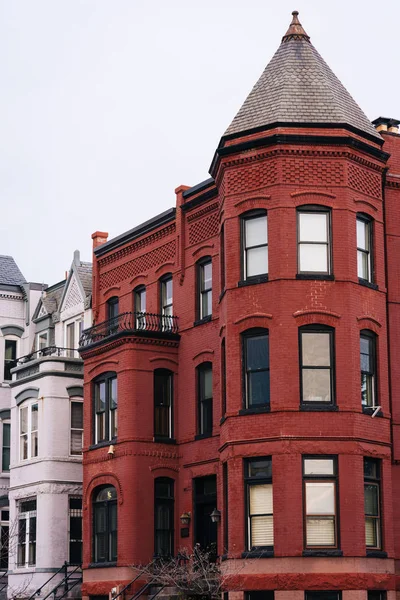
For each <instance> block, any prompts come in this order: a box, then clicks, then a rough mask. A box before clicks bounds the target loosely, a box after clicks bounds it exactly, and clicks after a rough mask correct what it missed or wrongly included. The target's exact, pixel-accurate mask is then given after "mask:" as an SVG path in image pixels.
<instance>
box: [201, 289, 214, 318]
mask: <svg viewBox="0 0 400 600" xmlns="http://www.w3.org/2000/svg"><path fill="white" fill-rule="evenodd" d="M211 314H212V292H211V290H210V291H209V292H204V293H203V294H201V315H200V317H201V318H203V317H207V316H208V315H211Z"/></svg>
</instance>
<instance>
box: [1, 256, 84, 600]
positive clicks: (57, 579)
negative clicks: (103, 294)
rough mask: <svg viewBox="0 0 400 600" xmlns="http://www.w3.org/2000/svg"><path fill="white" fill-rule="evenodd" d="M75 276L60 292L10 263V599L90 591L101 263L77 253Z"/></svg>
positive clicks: (5, 306)
mask: <svg viewBox="0 0 400 600" xmlns="http://www.w3.org/2000/svg"><path fill="white" fill-rule="evenodd" d="M66 275H67V276H66V279H65V280H63V281H61V282H59V283H56V284H55V285H52V286H50V287H47V286H45V285H42V284H36V283H27V282H26V281H25V278H24V277H23V275H22V274H21V272H20V271H19V269H18V267H17V265H16V263H15V261H14V260H13V258H12V257H0V364H1V366H2V372H1V373H0V376H1V383H0V419H1V427H0V441H1V445H2V446H1V447H2V457H1V463H2V470H1V475H0V511H1V513H0V515H1V521H0V527H1V530H0V548H1V551H0V561H1V562H0V568H1V569H2V571H1V572H0V593H3V595H4V594H5V590H6V588H7V583H8V589H7V594H8V597H9V598H17V597H24V598H29V597H30V596H31V595H33V594H35V597H37V598H41V597H42V598H43V597H44V596H46V594H47V593H48V592H50V591H51V590H52V589H53V588H54V587H56V586H57V585H58V584H60V583H62V586H61V587H60V590H61V594H62V593H63V591H64V590H65V589H66V588H68V589H69V593H71V588H73V591H72V593H73V594H74V595H79V592H80V568H79V565H80V562H81V553H82V441H83V368H82V361H81V359H80V358H79V354H78V352H77V348H78V342H79V337H80V334H81V331H82V330H83V329H84V328H85V327H89V326H90V325H91V320H92V317H91V288H92V271H91V264H90V263H86V262H82V261H81V260H80V256H79V252H78V251H76V252H75V253H74V258H73V262H72V265H71V268H70V270H69V273H68V274H66ZM66 564H68V566H66ZM65 576H67V577H68V582H67V586H65V585H64V582H63V580H64V578H65ZM7 580H8V581H7ZM59 595H60V594H59Z"/></svg>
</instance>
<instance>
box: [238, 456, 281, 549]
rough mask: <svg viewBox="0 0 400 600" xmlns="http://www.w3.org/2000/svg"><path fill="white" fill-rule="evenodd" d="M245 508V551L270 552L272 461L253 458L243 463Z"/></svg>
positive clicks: (272, 523)
mask: <svg viewBox="0 0 400 600" xmlns="http://www.w3.org/2000/svg"><path fill="white" fill-rule="evenodd" d="M245 487H246V506H247V549H248V550H257V549H260V548H263V549H270V550H272V548H273V545H274V518H273V494H272V459H271V458H270V457H267V458H257V459H256V458H254V459H249V460H246V462H245Z"/></svg>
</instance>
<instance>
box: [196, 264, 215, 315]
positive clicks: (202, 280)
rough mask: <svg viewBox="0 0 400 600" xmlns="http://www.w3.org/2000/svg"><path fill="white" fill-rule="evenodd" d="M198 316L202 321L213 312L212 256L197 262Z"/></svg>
mask: <svg viewBox="0 0 400 600" xmlns="http://www.w3.org/2000/svg"><path fill="white" fill-rule="evenodd" d="M197 294H198V298H197V303H198V309H197V318H198V319H199V320H200V321H201V320H202V319H205V318H206V317H211V314H212V262H211V257H210V256H208V257H205V258H202V259H201V260H200V261H199V262H198V263H197Z"/></svg>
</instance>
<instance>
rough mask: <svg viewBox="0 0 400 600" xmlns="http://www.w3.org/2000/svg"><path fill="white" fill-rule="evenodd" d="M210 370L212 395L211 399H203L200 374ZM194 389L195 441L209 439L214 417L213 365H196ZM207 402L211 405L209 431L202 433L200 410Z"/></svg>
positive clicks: (210, 363)
mask: <svg viewBox="0 0 400 600" xmlns="http://www.w3.org/2000/svg"><path fill="white" fill-rule="evenodd" d="M207 370H210V371H211V382H212V383H211V385H212V395H211V398H205V397H204V394H203V393H204V389H203V385H202V380H201V378H202V374H203V373H204V372H205V371H207ZM196 380H197V382H196V387H197V390H196V391H197V394H196V396H197V436H196V439H200V438H205V437H211V436H212V434H213V421H214V420H213V416H214V393H213V392H214V390H213V386H214V382H213V364H212V362H210V361H207V362H204V363H201V364H200V365H198V366H197V367H196ZM207 401H209V402H210V404H211V431H202V430H203V429H204V427H202V419H201V413H202V411H201V408H202V406H201V405H202V403H205V402H207Z"/></svg>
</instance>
